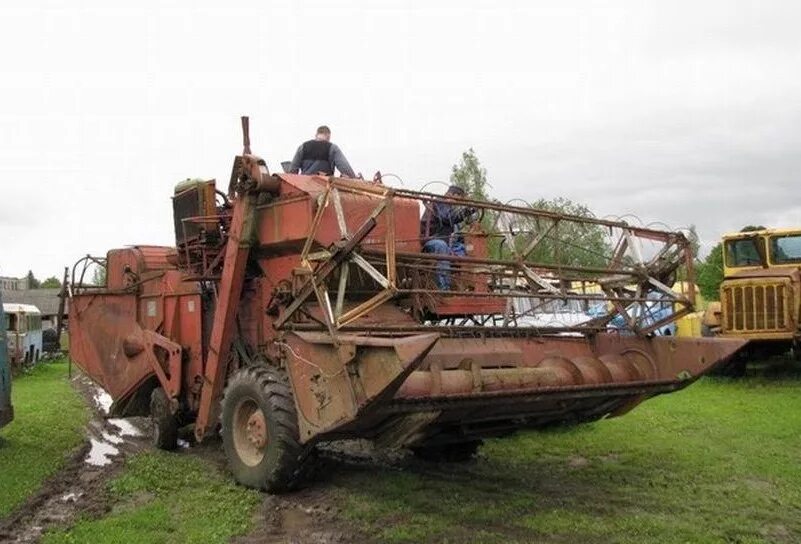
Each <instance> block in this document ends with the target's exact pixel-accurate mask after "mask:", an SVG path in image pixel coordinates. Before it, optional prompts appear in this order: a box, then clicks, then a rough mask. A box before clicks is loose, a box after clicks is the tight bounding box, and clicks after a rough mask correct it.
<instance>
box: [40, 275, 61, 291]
mask: <svg viewBox="0 0 801 544" xmlns="http://www.w3.org/2000/svg"><path fill="white" fill-rule="evenodd" d="M40 287H42V288H44V289H57V288H59V287H61V282H60V281H59V280H58V278H57V277H55V276H50V277H49V278H47V279H46V280H44V281H43V282H42V283H41V285H40Z"/></svg>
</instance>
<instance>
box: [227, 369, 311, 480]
mask: <svg viewBox="0 0 801 544" xmlns="http://www.w3.org/2000/svg"><path fill="white" fill-rule="evenodd" d="M222 440H223V448H224V449H225V456H226V457H227V459H228V466H229V468H230V469H231V472H233V474H234V478H236V480H237V481H238V482H239V483H241V484H242V485H245V486H248V487H253V488H257V489H264V490H265V491H268V492H271V493H278V492H281V491H286V490H288V489H291V488H292V487H293V486H294V485H295V484H296V483H297V481H298V480H299V479H300V472H301V471H300V469H301V466H302V460H303V459H302V458H303V451H304V450H303V447H302V446H301V445H300V440H299V434H298V417H297V414H296V412H295V403H294V401H293V399H292V391H291V389H290V387H289V382H288V380H287V378H286V375H285V374H284V373H283V372H282V371H280V370H279V369H277V368H273V367H269V366H266V365H264V366H254V367H248V368H243V369H240V370H239V371H237V372H236V374H234V376H233V377H232V378H231V379H230V381H229V382H228V386H227V387H226V389H225V396H224V397H223V401H222Z"/></svg>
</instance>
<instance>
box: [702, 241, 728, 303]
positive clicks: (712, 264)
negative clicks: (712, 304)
mask: <svg viewBox="0 0 801 544" xmlns="http://www.w3.org/2000/svg"><path fill="white" fill-rule="evenodd" d="M695 277H696V283H697V284H698V288H699V289H700V290H701V295H703V297H704V298H705V299H706V300H720V283H721V282H722V281H723V244H722V243H718V244H716V245H715V247H713V248H712V251H710V252H709V255H707V257H706V259H704V260H703V261H702V262H700V263H698V264H697V265H696V275H695Z"/></svg>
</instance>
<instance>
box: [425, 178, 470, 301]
mask: <svg viewBox="0 0 801 544" xmlns="http://www.w3.org/2000/svg"><path fill="white" fill-rule="evenodd" d="M445 196H449V197H453V198H464V196H465V192H464V189H462V188H461V187H458V186H456V185H451V186H450V187H449V188H448V191H447V192H446V193H445ZM475 213H476V209H475V208H467V207H462V206H455V205H453V204H448V203H445V202H433V203H429V204H427V205H426V211H425V212H424V213H423V217H422V219H420V240H421V242H422V243H423V253H434V254H437V255H456V256H459V257H463V256H464V255H465V254H466V252H465V247H464V237H463V236H462V234H461V233H460V232H459V225H461V224H462V223H464V222H465V221H467V220H469V219H470V218H471V217H472V216H473V215H475ZM450 272H451V263H450V262H449V261H445V260H442V261H437V275H436V283H437V287H439V288H440V289H442V290H447V289H450V287H451V273H450Z"/></svg>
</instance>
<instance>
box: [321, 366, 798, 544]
mask: <svg viewBox="0 0 801 544" xmlns="http://www.w3.org/2000/svg"><path fill="white" fill-rule="evenodd" d="M797 379H798V378H797V377H795V378H793V379H787V380H782V379H776V378H759V377H757V378H753V377H752V378H749V379H746V380H744V381H737V382H732V381H728V380H716V379H710V378H706V379H703V380H702V381H701V382H699V383H698V384H696V385H693V386H691V387H690V388H688V389H687V390H685V391H682V392H679V393H675V394H670V395H666V396H662V397H657V398H654V399H651V400H649V401H647V402H646V403H645V404H643V405H642V406H640V407H638V408H637V409H636V410H634V411H633V412H631V413H630V414H626V415H625V416H624V417H622V418H614V419H607V420H601V421H598V422H597V423H593V424H590V425H583V426H580V427H573V428H555V429H552V430H548V431H542V432H525V433H520V434H518V435H515V436H514V437H510V438H504V439H499V440H491V441H488V443H487V444H486V445H485V446H484V447H483V448H482V450H481V453H480V457H479V459H478V460H477V461H476V462H475V463H468V464H456V465H450V466H448V465H436V466H434V465H431V466H428V465H423V466H417V467H416V468H413V469H411V470H408V469H407V470H405V471H397V470H390V469H383V470H382V469H370V470H361V471H344V473H340V474H338V475H336V476H335V480H334V482H333V484H332V485H333V487H334V489H335V491H336V493H337V496H338V497H339V498H340V500H341V501H342V507H343V515H344V516H345V517H347V518H349V519H350V520H352V521H353V522H354V523H356V524H357V525H358V526H360V527H361V528H362V529H363V530H364V531H366V532H368V533H369V534H372V535H375V538H376V540H377V541H379V542H392V543H412V542H415V543H416V542H431V543H445V542H493V543H514V542H520V543H523V542H543V543H551V542H552V543H560V542H616V543H622V544H626V543H631V544H634V543H636V544H642V543H669V544H670V543H676V544H679V543H685V542H742V543H746V542H798V541H799V540H801V519H799V517H798V515H797V507H798V506H799V505H801V472H800V471H799V470H798V458H799V457H801V442H799V441H798V439H797V432H796V431H795V430H796V429H798V428H799V426H801V395H798V393H797V390H798V381H797Z"/></svg>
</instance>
